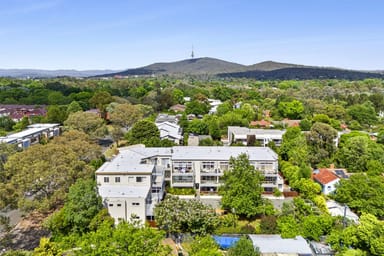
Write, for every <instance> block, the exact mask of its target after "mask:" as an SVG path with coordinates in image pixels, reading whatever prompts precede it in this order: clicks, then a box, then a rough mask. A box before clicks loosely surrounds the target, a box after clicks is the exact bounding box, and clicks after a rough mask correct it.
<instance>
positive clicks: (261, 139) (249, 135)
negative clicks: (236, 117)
mask: <svg viewBox="0 0 384 256" xmlns="http://www.w3.org/2000/svg"><path fill="white" fill-rule="evenodd" d="M284 133H285V130H273V129H250V128H247V127H240V126H228V143H229V145H231V144H233V143H239V142H240V143H243V144H244V145H249V144H250V143H252V142H255V141H256V142H258V143H259V144H260V145H261V146H263V147H265V146H267V144H268V143H269V142H271V141H273V142H274V143H275V144H276V146H280V145H281V143H282V141H283V135H284Z"/></svg>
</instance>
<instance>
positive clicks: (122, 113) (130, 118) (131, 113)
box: [109, 104, 143, 128]
mask: <svg viewBox="0 0 384 256" xmlns="http://www.w3.org/2000/svg"><path fill="white" fill-rule="evenodd" d="M141 118H143V113H142V111H141V109H140V108H139V107H137V106H136V105H132V104H118V105H117V106H116V107H114V108H113V110H112V111H111V112H110V116H109V120H110V121H111V122H112V123H114V124H117V125H120V126H121V127H124V128H129V127H131V126H132V125H133V124H134V123H135V122H137V121H138V120H140V119H141Z"/></svg>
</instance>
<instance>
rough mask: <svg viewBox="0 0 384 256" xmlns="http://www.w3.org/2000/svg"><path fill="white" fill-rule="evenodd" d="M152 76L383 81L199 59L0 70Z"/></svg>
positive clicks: (353, 73)
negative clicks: (106, 66) (81, 68)
mask: <svg viewBox="0 0 384 256" xmlns="http://www.w3.org/2000/svg"><path fill="white" fill-rule="evenodd" d="M152 75H212V76H218V77H224V78H227V77H236V78H241V77H244V78H254V79H261V80H269V79H272V80H273V79H278V80H284V79H299V80H304V79H349V80H354V79H365V78H384V72H383V71H358V70H348V69H342V68H335V67H318V66H307V65H300V64H291V63H283V62H276V61H271V60H268V61H263V62H260V63H256V64H253V65H243V64H238V63H234V62H229V61H225V60H221V59H216V58H211V57H202V58H192V59H184V60H179V61H174V62H157V63H153V64H150V65H147V66H143V67H138V68H132V69H126V70H123V71H116V70H84V71H78V70H40V69H0V77H15V78H51V77H64V76H69V77H79V78H84V77H95V78H101V77H106V78H108V77H125V76H152Z"/></svg>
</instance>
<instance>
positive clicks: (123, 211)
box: [96, 145, 283, 222]
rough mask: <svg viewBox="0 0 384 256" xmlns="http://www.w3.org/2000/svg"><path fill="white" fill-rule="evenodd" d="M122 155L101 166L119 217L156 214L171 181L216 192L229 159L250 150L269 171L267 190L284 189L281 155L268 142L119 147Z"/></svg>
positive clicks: (100, 179) (108, 200)
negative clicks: (199, 145)
mask: <svg viewBox="0 0 384 256" xmlns="http://www.w3.org/2000/svg"><path fill="white" fill-rule="evenodd" d="M119 151H120V152H119V154H118V155H117V156H116V157H114V158H113V159H112V160H110V161H107V162H106V163H104V164H103V165H102V166H101V167H100V168H99V169H98V170H97V171H96V180H97V184H98V190H99V194H100V196H101V197H102V198H103V202H104V205H105V206H106V207H107V208H108V211H109V213H110V214H111V216H112V217H114V218H115V220H116V222H118V221H119V219H123V220H127V221H128V220H130V218H132V216H133V217H134V218H136V219H138V220H140V221H142V222H144V221H145V220H146V219H147V220H152V219H153V208H154V206H155V205H156V203H158V202H159V201H160V200H162V199H163V195H164V186H165V181H168V182H169V183H170V186H171V187H179V188H195V189H196V190H198V191H199V192H200V193H202V194H204V193H216V192H217V190H218V187H219V186H220V185H221V182H222V180H221V178H222V176H223V175H224V171H226V170H229V168H230V166H229V159H230V158H231V156H233V157H237V156H238V155H240V154H242V153H245V154H247V155H248V156H249V160H250V163H251V164H252V165H253V166H255V168H256V169H257V170H258V171H260V172H262V173H263V174H264V177H265V180H264V181H263V183H262V186H263V188H264V192H266V193H271V192H273V190H274V189H275V188H276V189H279V190H280V191H282V189H283V180H282V178H281V177H280V176H279V175H278V171H277V169H278V157H277V154H276V153H275V152H274V151H273V150H271V149H270V148H268V147H198V146H191V147H181V146H175V147H168V148H146V147H145V146H143V145H135V146H130V147H125V148H120V149H119Z"/></svg>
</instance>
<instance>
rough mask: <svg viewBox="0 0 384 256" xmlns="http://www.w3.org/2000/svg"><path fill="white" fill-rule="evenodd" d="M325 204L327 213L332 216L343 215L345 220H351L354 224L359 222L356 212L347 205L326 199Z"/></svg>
mask: <svg viewBox="0 0 384 256" xmlns="http://www.w3.org/2000/svg"><path fill="white" fill-rule="evenodd" d="M326 205H327V209H328V212H329V214H331V215H332V216H340V217H344V216H345V218H346V219H347V220H349V221H352V222H354V223H356V224H358V223H359V216H357V214H356V213H354V212H352V211H351V209H349V207H348V206H347V205H341V204H339V203H337V202H336V201H333V200H327V201H326Z"/></svg>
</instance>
